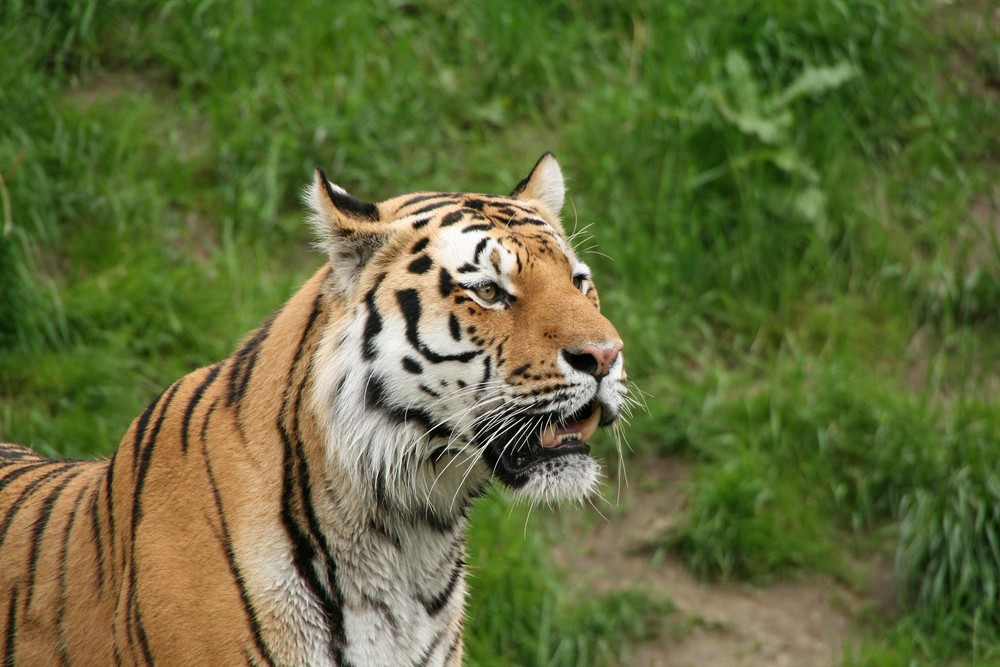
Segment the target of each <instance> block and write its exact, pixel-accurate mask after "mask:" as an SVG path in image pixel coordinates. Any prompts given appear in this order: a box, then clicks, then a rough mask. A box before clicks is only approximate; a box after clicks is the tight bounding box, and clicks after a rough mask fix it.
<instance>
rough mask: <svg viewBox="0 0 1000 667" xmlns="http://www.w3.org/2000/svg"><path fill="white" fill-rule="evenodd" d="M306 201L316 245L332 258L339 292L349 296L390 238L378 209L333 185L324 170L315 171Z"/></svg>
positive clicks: (305, 195)
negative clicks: (374, 257) (375, 255)
mask: <svg viewBox="0 0 1000 667" xmlns="http://www.w3.org/2000/svg"><path fill="white" fill-rule="evenodd" d="M303 198H304V199H305V202H306V205H307V206H308V207H309V210H310V216H309V223H310V224H311V225H312V227H313V229H315V230H316V236H317V242H316V245H317V246H318V247H319V248H320V249H322V250H323V251H324V252H326V254H327V255H328V256H329V258H330V264H331V266H333V270H334V280H335V283H336V286H337V289H338V290H339V291H340V292H341V294H347V293H349V292H350V291H351V290H352V289H353V288H354V286H356V285H357V283H358V278H359V277H360V275H361V270H362V269H363V268H364V266H365V264H367V263H368V260H370V259H371V257H372V255H374V254H375V253H376V252H377V251H378V249H379V248H381V247H382V246H383V245H384V244H385V242H386V240H387V239H388V234H387V233H386V230H385V229H384V228H382V227H381V224H380V222H379V220H380V215H379V210H378V206H376V205H375V204H372V203H370V202H366V201H363V200H361V199H358V198H357V197H354V196H353V195H350V194H348V192H347V191H346V190H344V189H343V188H342V187H340V186H338V185H335V184H333V183H331V182H330V181H329V180H327V178H326V174H324V173H323V170H322V169H316V177H315V178H314V179H313V183H312V185H311V186H309V187H307V188H306V190H305V192H304V193H303Z"/></svg>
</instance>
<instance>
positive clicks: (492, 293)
mask: <svg viewBox="0 0 1000 667" xmlns="http://www.w3.org/2000/svg"><path fill="white" fill-rule="evenodd" d="M475 289H476V296H478V297H479V298H480V299H482V300H483V301H486V302H491V301H495V300H496V298H497V286H496V285H494V284H493V283H483V284H482V285H476V288H475Z"/></svg>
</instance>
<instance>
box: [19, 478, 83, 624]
mask: <svg viewBox="0 0 1000 667" xmlns="http://www.w3.org/2000/svg"><path fill="white" fill-rule="evenodd" d="M79 474H80V464H77V465H75V466H73V467H72V468H70V469H69V474H67V475H66V476H65V477H64V478H63V479H61V480H59V483H58V484H56V486H55V488H53V489H52V490H51V491H49V495H48V496H46V498H45V500H44V501H42V506H41V508H40V509H39V511H38V517H37V518H36V519H35V526H34V530H33V531H32V533H31V548H30V550H29V552H28V593H27V597H26V598H25V602H24V610H25V612H27V611H28V610H29V609H30V608H31V601H32V600H33V599H34V597H35V580H36V579H37V577H38V553H39V552H40V551H41V548H42V536H43V535H44V534H45V528H46V527H47V526H48V525H49V520H50V519H51V518H52V509H53V508H54V507H55V504H56V503H57V502H58V501H59V496H60V495H61V494H62V492H63V490H64V489H65V488H66V485H67V484H69V483H70V482H71V481H72V480H73V479H75V478H76V476H77V475H79Z"/></svg>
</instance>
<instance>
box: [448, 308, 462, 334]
mask: <svg viewBox="0 0 1000 667" xmlns="http://www.w3.org/2000/svg"><path fill="white" fill-rule="evenodd" d="M448 329H449V330H450V331H451V337H452V338H454V339H455V340H462V327H461V325H459V323H458V318H457V317H455V313H451V314H450V315H448Z"/></svg>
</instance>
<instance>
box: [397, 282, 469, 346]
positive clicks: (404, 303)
mask: <svg viewBox="0 0 1000 667" xmlns="http://www.w3.org/2000/svg"><path fill="white" fill-rule="evenodd" d="M396 302H397V303H398V304H399V310H400V311H401V312H402V313H403V318H404V319H405V320H406V338H407V340H409V341H410V345H412V346H413V347H414V349H416V350H417V351H418V352H420V354H421V355H422V356H423V357H424V358H425V359H427V361H429V362H431V363H432V364H438V363H441V362H443V361H460V362H466V361H469V360H470V359H474V358H475V357H476V356H478V355H479V354H481V352H480V351H479V350H472V351H469V352H462V353H461V354H438V353H437V352H434V351H433V350H431V349H430V348H428V347H427V346H426V345H424V344H423V343H422V342H421V341H420V335H419V328H420V313H421V308H420V294H419V293H418V292H417V290H415V289H403V290H397V291H396Z"/></svg>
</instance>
